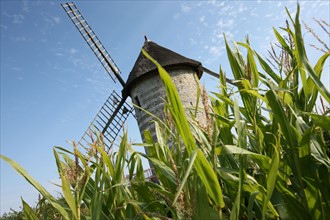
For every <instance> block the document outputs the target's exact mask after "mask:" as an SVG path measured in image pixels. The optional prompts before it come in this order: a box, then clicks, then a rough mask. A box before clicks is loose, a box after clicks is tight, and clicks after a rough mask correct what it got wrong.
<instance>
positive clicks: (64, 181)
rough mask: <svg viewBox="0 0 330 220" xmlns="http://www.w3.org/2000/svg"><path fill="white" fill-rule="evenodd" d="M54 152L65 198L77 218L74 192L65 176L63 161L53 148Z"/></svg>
mask: <svg viewBox="0 0 330 220" xmlns="http://www.w3.org/2000/svg"><path fill="white" fill-rule="evenodd" d="M53 152H54V156H55V160H56V164H57V168H58V172H59V174H60V177H61V181H62V186H61V187H62V192H63V196H64V199H65V201H66V202H67V203H68V205H69V207H70V209H71V212H72V214H73V216H74V217H75V218H77V206H76V202H75V198H74V197H73V195H72V192H71V188H70V182H69V180H68V179H67V177H66V176H65V174H64V173H63V172H64V169H63V167H62V165H61V161H60V158H59V156H58V153H57V152H56V150H55V149H53ZM77 175H78V174H77Z"/></svg>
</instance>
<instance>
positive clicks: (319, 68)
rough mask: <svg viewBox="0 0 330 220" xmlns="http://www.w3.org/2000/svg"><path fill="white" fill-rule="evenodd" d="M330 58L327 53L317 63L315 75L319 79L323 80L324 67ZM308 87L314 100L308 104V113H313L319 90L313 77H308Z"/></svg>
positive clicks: (329, 54)
mask: <svg viewBox="0 0 330 220" xmlns="http://www.w3.org/2000/svg"><path fill="white" fill-rule="evenodd" d="M329 56H330V52H328V53H325V54H324V55H323V56H321V57H320V59H319V60H318V61H317V63H316V64H315V66H314V71H315V74H316V76H317V77H318V78H319V79H320V78H321V74H322V71H323V67H324V64H325V63H326V62H325V61H326V60H327V59H328V58H329ZM307 86H308V88H310V90H311V94H312V98H311V100H310V101H309V103H308V107H307V109H306V111H307V112H311V111H313V108H314V106H315V103H316V100H317V96H318V90H317V88H316V85H315V84H314V82H313V80H312V78H311V77H308V79H307Z"/></svg>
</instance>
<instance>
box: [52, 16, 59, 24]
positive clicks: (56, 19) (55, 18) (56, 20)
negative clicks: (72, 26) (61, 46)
mask: <svg viewBox="0 0 330 220" xmlns="http://www.w3.org/2000/svg"><path fill="white" fill-rule="evenodd" d="M52 19H53V21H54V22H55V23H56V24H59V23H60V21H61V18H60V17H57V16H54V17H52Z"/></svg>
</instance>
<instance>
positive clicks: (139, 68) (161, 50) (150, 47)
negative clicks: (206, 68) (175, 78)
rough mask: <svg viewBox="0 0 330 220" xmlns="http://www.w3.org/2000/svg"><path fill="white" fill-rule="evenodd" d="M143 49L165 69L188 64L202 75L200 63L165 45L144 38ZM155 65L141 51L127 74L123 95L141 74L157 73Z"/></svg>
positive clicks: (198, 74) (199, 75) (126, 93)
mask: <svg viewBox="0 0 330 220" xmlns="http://www.w3.org/2000/svg"><path fill="white" fill-rule="evenodd" d="M143 49H144V50H145V51H147V53H148V54H150V55H151V57H153V58H154V59H155V60H156V61H157V62H158V63H159V64H160V65H162V67H164V68H165V69H168V68H172V67H175V66H188V67H192V68H195V69H196V73H197V76H198V77H199V78H200V77H201V76H202V70H201V67H202V64H201V63H200V62H198V61H195V60H192V59H189V58H187V57H184V56H182V55H180V54H178V53H175V52H173V51H171V50H169V49H167V48H165V47H162V46H159V45H158V44H156V43H154V42H152V41H150V40H146V41H145V43H144V45H143ZM156 69H157V67H156V66H155V64H153V63H152V62H151V61H150V60H149V59H148V58H147V57H145V56H144V55H143V53H142V51H141V53H140V55H139V57H138V58H137V60H136V62H135V64H134V66H133V69H132V71H131V73H130V74H129V76H128V79H127V82H126V85H125V88H124V89H123V95H129V90H130V87H131V86H132V84H134V82H136V81H137V80H139V79H141V76H143V75H146V74H149V73H158V72H157V71H155V70H156Z"/></svg>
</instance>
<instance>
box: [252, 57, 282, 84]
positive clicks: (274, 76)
mask: <svg viewBox="0 0 330 220" xmlns="http://www.w3.org/2000/svg"><path fill="white" fill-rule="evenodd" d="M255 54H256V55H257V58H258V60H259V64H260V66H261V67H262V69H263V70H264V71H265V72H266V73H267V74H268V75H269V76H270V77H271V78H272V79H273V80H275V82H276V83H279V82H280V81H281V77H279V76H278V75H277V74H276V73H275V72H274V71H273V69H272V68H271V67H270V66H269V65H268V63H267V62H266V61H265V60H264V59H263V58H262V57H261V56H260V55H259V54H258V53H257V52H255Z"/></svg>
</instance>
